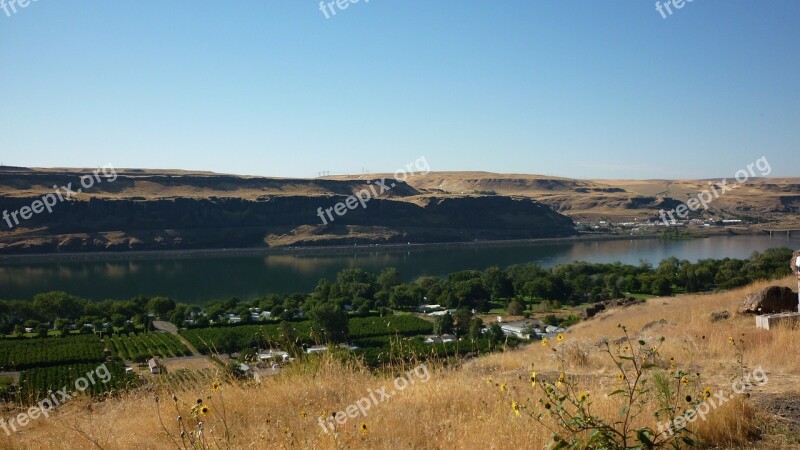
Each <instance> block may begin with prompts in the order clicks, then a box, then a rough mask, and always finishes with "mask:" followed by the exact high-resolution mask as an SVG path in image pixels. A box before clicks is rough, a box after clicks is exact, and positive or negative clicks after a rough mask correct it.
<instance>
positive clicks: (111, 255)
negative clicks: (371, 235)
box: [0, 229, 761, 263]
mask: <svg viewBox="0 0 800 450" xmlns="http://www.w3.org/2000/svg"><path fill="white" fill-rule="evenodd" d="M759 234H761V233H755V232H749V233H747V232H746V233H742V232H734V231H733V230H730V229H725V230H720V232H719V233H708V232H706V233H702V234H700V233H692V234H690V235H687V236H684V237H680V238H679V240H693V239H702V238H707V237H711V236H746V235H759ZM649 239H664V240H673V239H670V238H668V237H665V236H664V234H663V233H652V234H637V235H621V234H600V233H598V234H582V235H577V236H568V237H558V238H537V239H507V240H486V241H459V242H427V243H407V244H402V243H392V244H363V245H359V244H355V245H317V246H287V247H241V248H198V249H185V250H175V249H167V250H131V251H109V252H98V251H92V252H85V253H84V252H65V253H29V254H9V255H0V263H29V262H39V261H115V260H128V259H150V258H157V257H167V258H173V257H188V256H206V257H209V256H210V257H214V256H244V255H276V254H286V255H305V254H326V253H330V254H337V253H350V252H358V253H368V252H375V251H387V252H392V251H402V250H406V249H428V248H463V247H501V246H514V245H520V244H528V245H536V244H549V243H568V242H593V241H597V242H600V241H615V240H649Z"/></svg>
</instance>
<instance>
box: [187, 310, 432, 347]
mask: <svg viewBox="0 0 800 450" xmlns="http://www.w3.org/2000/svg"><path fill="white" fill-rule="evenodd" d="M348 326H349V329H350V333H349V337H350V341H351V342H353V343H355V344H359V343H360V341H361V340H362V339H368V338H379V337H384V338H385V339H384V342H386V343H388V338H389V337H391V336H403V337H411V336H417V335H420V334H430V333H431V332H432V331H433V325H432V324H431V323H430V322H428V321H426V320H423V319H420V318H418V317H415V316H388V317H354V318H351V319H350V320H349V323H348ZM289 328H290V329H291V333H293V334H294V336H295V337H296V338H297V340H298V341H299V342H301V343H304V344H315V343H316V342H314V340H313V339H312V337H311V333H310V331H311V327H310V322H308V321H304V322H294V323H289ZM181 335H182V336H183V337H185V338H186V339H187V340H188V341H189V342H190V343H191V344H192V345H194V346H195V347H196V348H197V349H198V350H199V351H200V352H201V353H204V354H208V353H213V352H214V351H220V352H226V351H227V352H230V351H240V350H243V349H246V348H259V347H265V346H266V345H267V344H268V343H271V342H281V340H282V338H283V333H282V331H281V326H280V325H277V324H272V325H242V326H236V327H226V328H222V327H214V328H196V329H189V330H182V331H181Z"/></svg>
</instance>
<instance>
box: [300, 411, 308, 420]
mask: <svg viewBox="0 0 800 450" xmlns="http://www.w3.org/2000/svg"><path fill="white" fill-rule="evenodd" d="M300 417H302V418H303V419H305V418H306V417H308V413H306V412H305V411H300Z"/></svg>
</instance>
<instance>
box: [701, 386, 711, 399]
mask: <svg viewBox="0 0 800 450" xmlns="http://www.w3.org/2000/svg"><path fill="white" fill-rule="evenodd" d="M713 393H714V391H712V390H711V388H710V387H707V388H705V389H703V397H705V398H711V394H713Z"/></svg>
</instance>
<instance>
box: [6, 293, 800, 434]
mask: <svg viewBox="0 0 800 450" xmlns="http://www.w3.org/2000/svg"><path fill="white" fill-rule="evenodd" d="M794 282H795V281H794V279H790V278H787V279H785V280H781V281H779V282H773V283H766V282H763V283H756V284H754V285H752V286H748V287H747V288H744V289H738V290H735V291H731V292H725V293H719V294H704V295H686V296H681V297H674V298H658V299H653V300H650V301H648V302H647V303H646V304H642V305H637V306H633V307H629V308H626V309H620V310H612V311H607V312H605V313H603V314H601V315H600V316H599V317H597V318H595V319H593V320H590V321H587V322H583V323H580V324H578V325H576V326H575V327H573V328H571V329H570V330H569V332H568V333H567V334H566V339H565V340H564V341H563V342H560V343H553V346H554V347H555V348H556V350H557V351H552V349H551V348H549V347H543V346H541V345H539V344H538V343H534V344H532V345H530V346H527V347H525V348H522V349H519V350H514V351H507V352H504V353H497V354H492V355H488V356H485V357H481V358H477V359H474V360H470V361H465V362H464V363H463V364H459V365H455V366H454V365H450V366H443V365H441V364H436V363H430V366H429V370H430V379H429V381H427V382H425V383H422V382H417V383H415V384H414V385H412V386H409V387H408V388H407V389H405V390H404V391H402V392H400V393H397V394H396V395H394V396H393V397H391V398H390V399H387V400H385V401H383V402H381V403H379V404H378V405H377V406H372V407H371V408H370V409H369V410H368V413H367V416H366V417H358V418H350V419H348V420H347V422H346V424H345V425H343V426H338V428H337V430H336V432H335V433H326V432H324V431H323V430H322V427H320V425H319V423H318V417H321V416H325V417H327V416H329V415H330V414H331V413H332V412H335V411H340V410H344V409H345V408H346V407H347V406H348V405H351V404H354V403H355V402H356V401H357V400H359V399H360V398H362V397H365V396H367V395H368V390H369V389H371V390H372V391H375V390H377V389H379V388H380V387H381V386H383V385H387V386H391V383H392V380H393V375H391V374H385V375H376V374H374V373H373V372H371V371H369V370H367V369H366V368H364V367H363V366H362V365H360V364H358V363H357V362H352V361H351V362H342V361H341V360H339V359H336V358H333V357H324V358H322V359H320V360H317V361H316V362H314V363H307V364H303V365H298V366H296V367H294V368H291V369H289V370H287V371H285V372H283V373H282V374H281V375H279V376H275V377H272V378H269V379H264V380H262V382H261V383H256V382H249V383H224V384H223V386H222V389H221V390H220V391H219V392H212V386H207V387H203V388H199V389H188V390H186V391H183V392H178V393H175V395H176V396H177V397H178V400H179V402H178V409H177V410H176V408H175V403H174V402H173V400H172V398H171V393H169V392H166V391H165V390H163V389H161V390H159V389H157V388H153V389H150V390H142V391H140V392H136V393H131V394H125V395H123V396H122V397H121V398H118V399H109V400H107V401H103V402H91V401H89V400H86V399H84V400H76V401H73V402H72V403H70V404H68V405H65V406H63V407H62V408H60V409H59V410H58V411H55V412H54V413H53V414H52V415H51V417H50V418H49V419H45V418H40V419H38V420H36V421H33V422H32V423H31V424H30V425H28V426H27V427H25V428H24V429H22V430H21V431H19V432H18V433H15V434H13V435H12V436H6V435H5V433H2V432H0V446H2V448H9V449H40V448H47V449H84V448H85V449H89V448H103V449H142V448H147V449H161V448H175V445H174V444H173V443H172V442H173V441H172V439H176V438H178V440H179V436H178V434H177V433H178V432H179V429H180V428H179V426H178V419H177V418H178V415H181V416H182V420H183V421H185V422H191V420H192V419H191V413H190V412H189V409H190V407H191V406H192V405H194V404H195V403H196V401H197V400H201V401H202V402H203V403H204V404H206V405H208V406H209V407H210V412H209V413H208V415H206V416H203V417H201V418H200V419H201V420H202V421H203V427H204V433H205V435H204V438H205V439H206V442H207V443H209V446H210V448H218V447H219V448H235V449H246V448H303V449H305V448H310V449H333V448H375V449H395V448H420V449H428V448H442V449H444V448H448V449H449V448H454V449H472V448H478V447H482V448H493V449H505V448H542V447H544V446H545V445H546V444H547V443H548V441H549V439H550V432H549V431H548V429H547V428H546V427H545V426H543V425H541V424H539V423H537V422H536V421H535V420H533V419H531V418H530V417H526V415H525V414H524V413H525V412H526V411H530V410H531V409H533V408H536V407H537V405H538V403H537V400H538V399H539V398H540V395H539V393H537V392H535V391H534V390H533V389H532V387H531V383H530V381H529V377H530V374H531V372H532V371H537V373H538V374H541V375H540V376H542V377H545V378H550V379H555V377H557V376H558V374H559V373H562V372H564V373H566V374H567V375H568V376H569V377H570V379H571V380H574V381H575V382H576V383H578V384H579V385H580V386H582V387H583V388H584V389H586V390H588V391H589V393H590V398H591V401H592V410H593V412H594V413H595V414H597V415H600V416H602V417H608V418H614V417H616V415H617V414H618V411H619V407H620V401H619V399H618V398H617V397H611V398H609V397H607V396H606V395H605V394H607V393H609V392H611V391H612V390H613V389H614V388H615V386H616V385H617V383H619V381H618V380H617V379H616V377H615V375H616V372H615V366H614V364H613V363H612V362H611V360H610V359H609V358H608V355H604V354H603V353H602V351H601V348H599V347H598V346H597V345H596V344H597V343H598V341H599V340H600V339H601V338H607V339H608V340H609V341H614V340H615V339H617V338H618V337H620V336H621V334H620V330H619V328H618V327H617V325H618V324H620V323H622V324H624V325H625V326H626V327H627V328H628V329H629V330H630V331H631V333H632V334H633V335H634V336H635V337H636V338H637V339H639V338H641V339H644V340H646V341H647V342H648V345H650V343H651V342H654V341H655V340H656V339H658V338H660V337H661V336H663V337H664V338H665V339H666V340H665V342H664V345H663V347H662V348H661V349H660V351H659V353H660V358H661V363H662V364H663V365H664V366H665V367H666V366H667V365H668V364H669V363H670V362H671V361H673V358H674V362H675V364H676V365H677V366H679V367H681V368H684V369H685V370H687V371H688V372H690V373H693V374H694V373H699V374H700V376H699V379H698V380H697V381H693V385H692V386H691V389H692V390H693V391H692V392H697V391H698V390H701V389H702V388H704V387H706V386H707V387H711V388H713V389H714V390H726V391H730V386H731V377H732V376H734V375H735V374H736V373H737V372H740V371H741V370H742V366H744V368H745V369H747V370H751V369H752V368H754V367H757V366H761V367H763V368H764V369H765V370H766V372H767V374H768V375H769V376H770V380H771V381H770V383H768V384H767V385H766V386H763V387H760V388H758V389H757V390H756V392H754V395H757V394H758V392H759V391H763V392H785V391H790V390H794V391H795V392H796V389H797V388H796V387H794V386H796V385H797V381H798V375H797V374H800V361H798V359H797V358H790V357H787V349H796V348H797V344H798V338H799V337H800V332H799V331H798V330H776V331H770V332H767V331H762V330H756V329H755V327H754V323H755V321H754V319H753V318H752V317H742V316H738V315H736V314H734V315H733V317H732V318H731V319H729V320H726V321H721V322H716V323H712V322H711V321H710V315H711V313H712V312H715V311H721V310H728V311H730V312H731V313H734V311H735V309H736V306H738V304H739V303H740V302H741V300H742V299H743V298H744V296H745V295H746V294H747V293H749V292H752V291H754V290H757V289H759V288H761V287H763V286H766V285H767V284H781V285H786V286H793V283H794ZM660 319H664V320H665V321H666V322H667V323H666V324H664V325H651V328H650V329H648V330H646V331H641V330H642V328H643V327H644V326H645V325H647V324H651V323H652V322H656V321H658V320H660ZM729 337H735V339H736V340H737V341H738V340H739V339H740V338H741V341H742V342H743V343H741V344H737V345H736V346H734V345H731V344H730V342H729V341H728V338H729ZM613 345H614V344H612V347H613ZM490 379H491V380H490ZM501 386H502V388H504V389H501ZM687 389H688V388H687ZM156 396H158V397H159V402H156V400H155V397H156ZM512 401H516V402H518V403H519V404H521V405H523V414H521V415H520V416H519V417H518V416H517V415H516V414H515V413H514V411H513V410H512V408H511V402H512ZM528 405H530V406H528ZM656 408H657V406H656V404H655V403H654V402H651V403H648V404H646V405H645V406H644V409H645V410H646V411H645V414H642V415H641V416H640V417H639V418H638V419H637V425H640V426H651V427H653V428H655V426H656V423H655V419H654V418H653V417H652V414H651V413H652V412H653V411H654V410H655V409H656ZM159 416H160V418H161V419H160V420H161V422H163V427H162V425H161V422H160V420H159ZM763 417H764V416H762V415H760V413H757V411H756V409H755V407H754V406H753V404H752V403H751V402H750V400H749V399H748V398H746V397H745V396H741V397H737V399H736V400H735V401H731V402H728V403H726V404H725V405H723V406H722V407H720V408H718V409H715V410H714V411H712V412H710V413H709V414H708V420H706V421H704V422H702V421H699V422H695V423H694V424H692V427H693V429H694V430H695V431H696V432H697V436H698V437H699V438H700V439H701V440H703V441H704V443H705V445H706V446H709V447H713V446H716V447H718V448H735V447H737V446H744V447H747V446H751V447H755V448H757V447H759V445H763V444H759V443H757V442H756V443H753V444H748V443H747V442H748V441H750V440H752V439H753V438H754V437H755V436H756V435H757V426H758V425H759V424H760V423H761V422H760V421H763V420H764V419H763ZM544 420H545V425H548V426H552V425H554V423H552V422H548V420H549V419H548V418H547V417H546V418H545V419H544ZM362 424H366V432H364V431H363V430H362V429H361V426H362ZM226 430H227V431H226ZM170 435H171V436H172V437H170ZM763 448H770V447H763Z"/></svg>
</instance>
